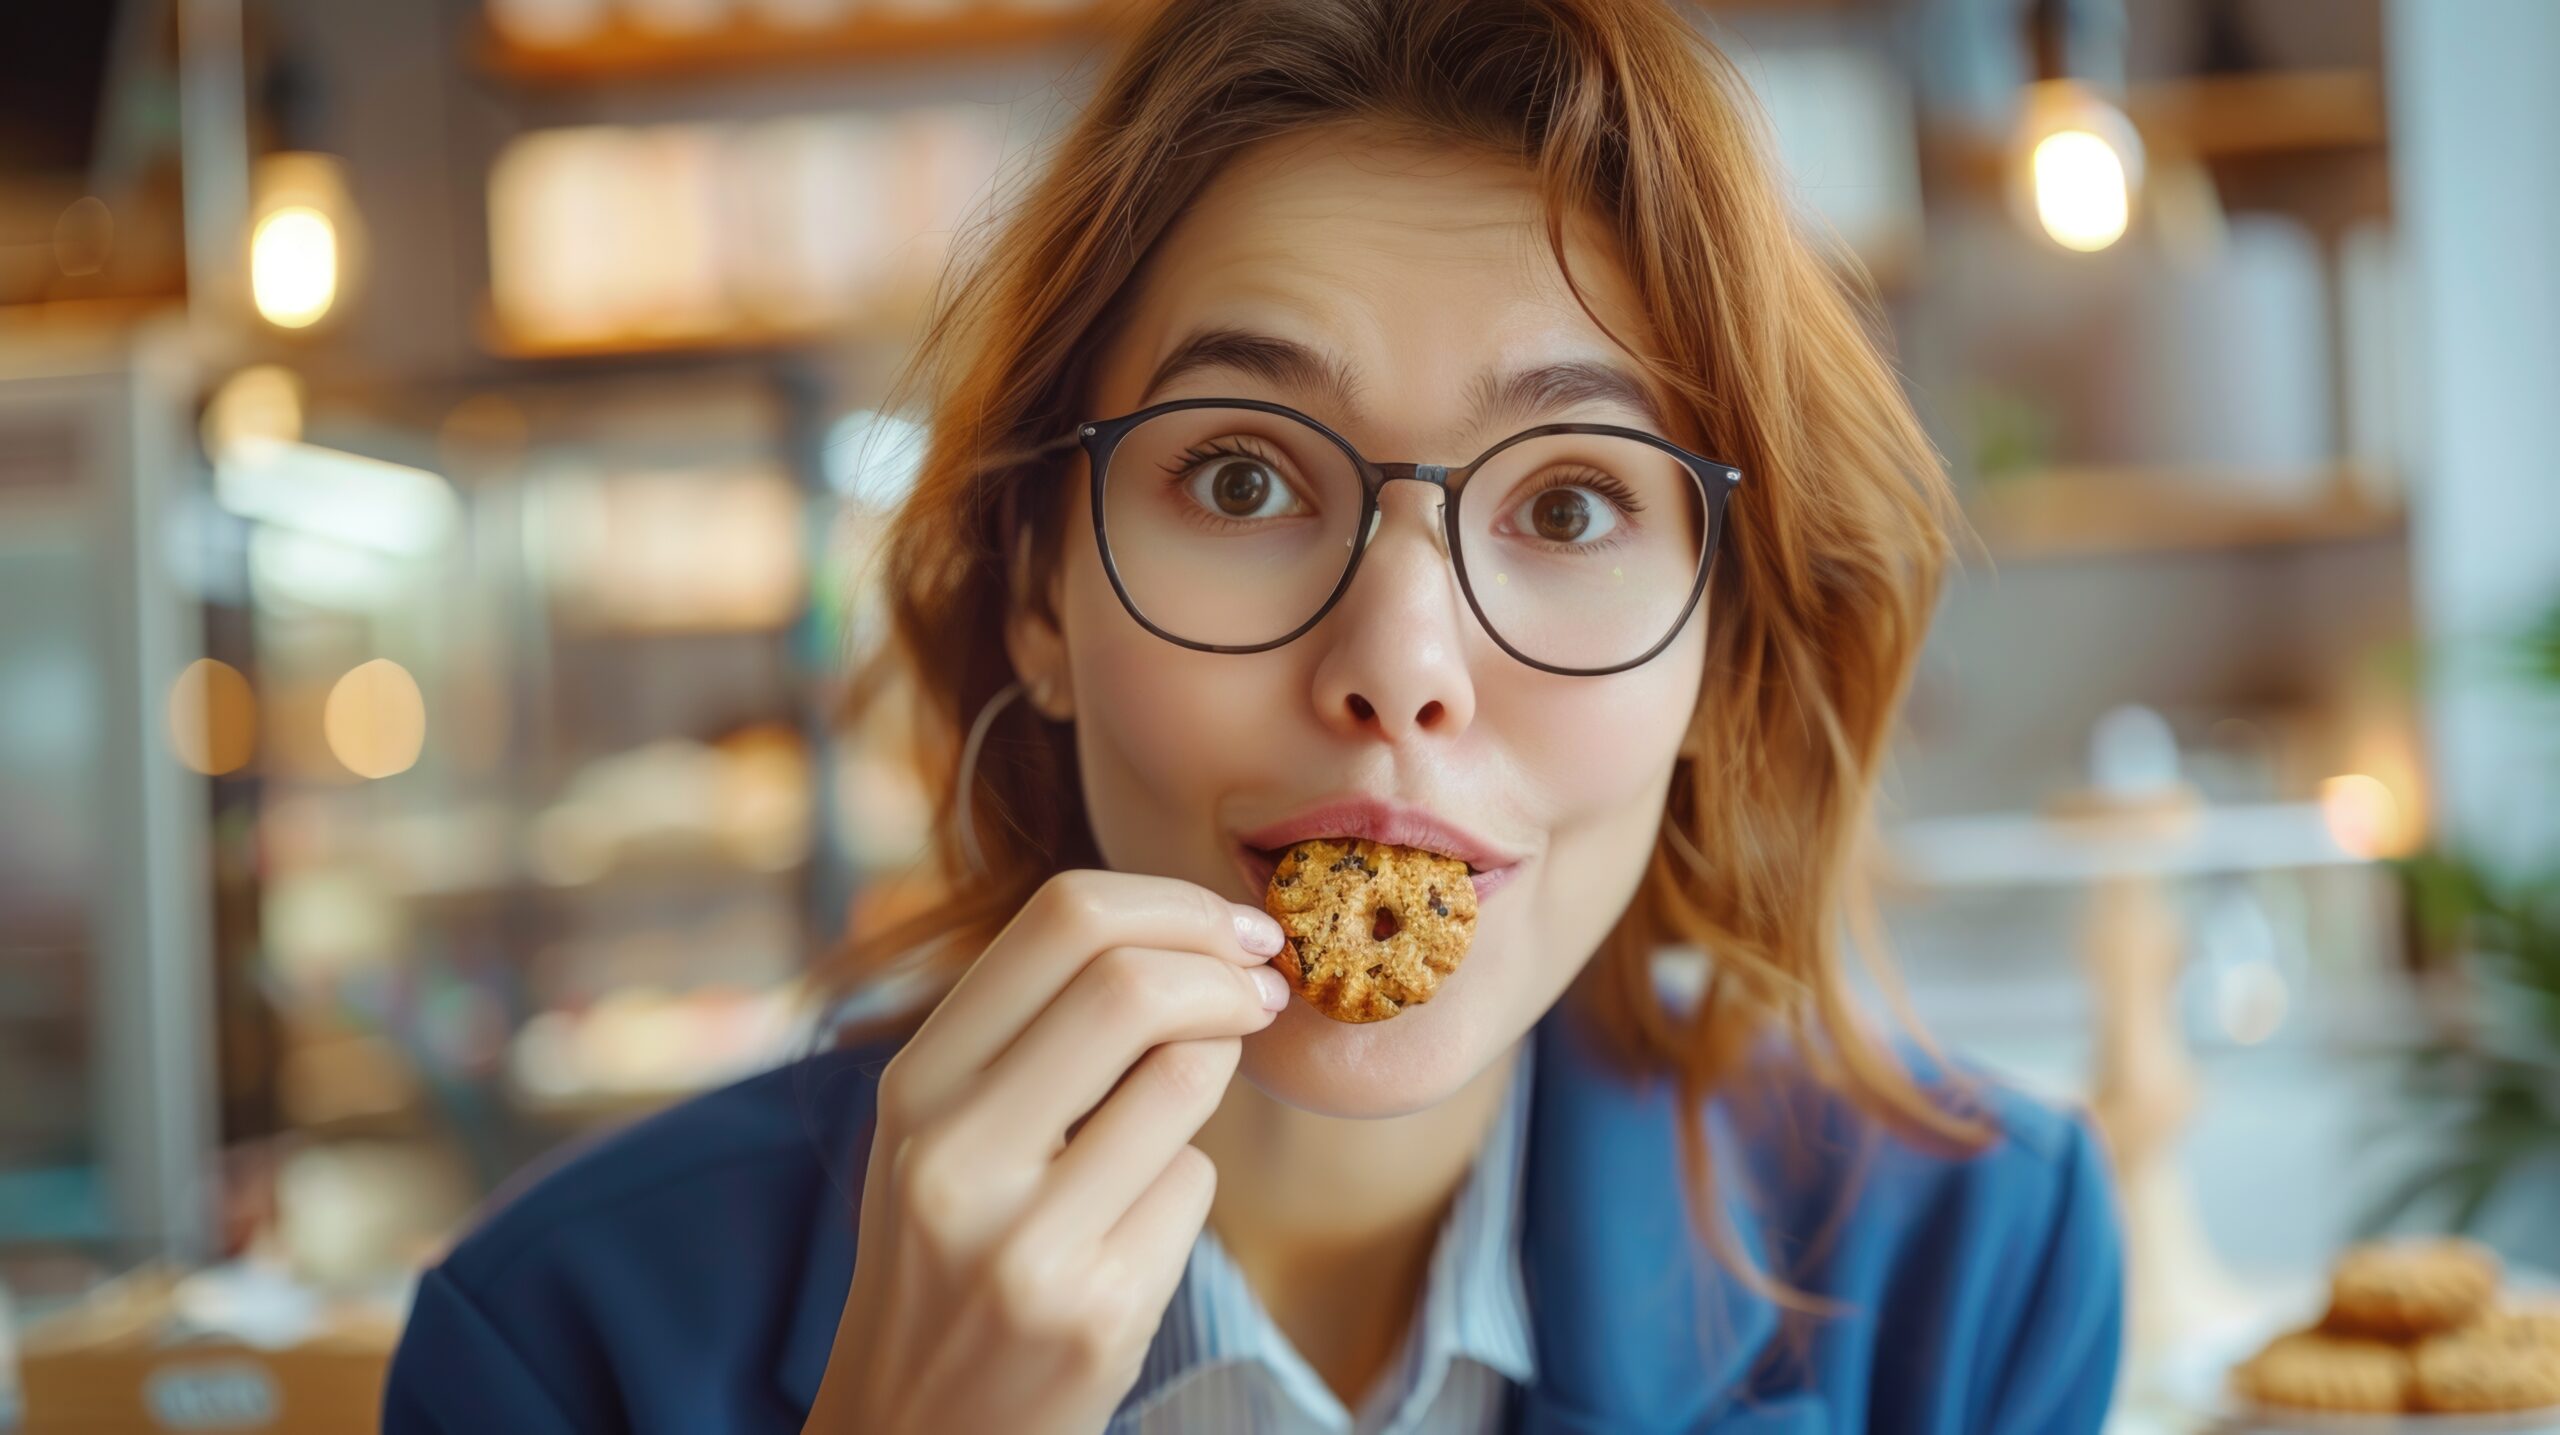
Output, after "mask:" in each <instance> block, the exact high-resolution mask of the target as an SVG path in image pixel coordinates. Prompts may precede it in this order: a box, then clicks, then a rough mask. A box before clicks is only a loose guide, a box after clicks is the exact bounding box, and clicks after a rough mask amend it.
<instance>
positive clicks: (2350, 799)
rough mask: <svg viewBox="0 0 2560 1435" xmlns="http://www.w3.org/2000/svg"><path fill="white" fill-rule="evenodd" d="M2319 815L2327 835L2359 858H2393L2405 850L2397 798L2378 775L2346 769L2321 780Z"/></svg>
mask: <svg viewBox="0 0 2560 1435" xmlns="http://www.w3.org/2000/svg"><path fill="white" fill-rule="evenodd" d="M2320 814H2321V817H2322V818H2323V819H2324V820H2325V821H2326V822H2327V823H2328V825H2329V835H2330V836H2332V837H2334V838H2336V839H2337V840H2338V845H2339V846H2340V847H2343V848H2345V849H2346V850H2347V851H2349V852H2351V853H2353V854H2355V855H2356V856H2358V857H2365V858H2379V857H2396V856H2398V855H2400V854H2401V853H2403V852H2405V851H2407V850H2408V845H2409V842H2408V839H2409V832H2408V824H2407V822H2406V820H2405V819H2404V818H2403V816H2402V814H2401V810H2400V799H2398V798H2396V797H2394V796H2392V795H2391V789H2390V788H2388V787H2386V786H2384V785H2383V784H2382V781H2381V780H2380V779H2379V778H2374V777H2369V776H2367V775H2365V774H2364V773H2361V772H2348V773H2341V774H2339V775H2338V776H2336V777H2333V778H2330V779H2329V780H2327V781H2326V782H2323V783H2321V784H2320Z"/></svg>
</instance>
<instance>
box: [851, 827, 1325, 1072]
mask: <svg viewBox="0 0 2560 1435" xmlns="http://www.w3.org/2000/svg"><path fill="white" fill-rule="evenodd" d="M1248 938H1250V945H1248ZM1280 945H1281V933H1280V924H1279V923H1278V922H1275V921H1273V920H1272V919H1271V916H1270V914H1269V913H1267V912H1264V911H1262V910H1260V909H1259V908H1254V907H1247V906H1245V905H1244V904H1242V903H1239V902H1230V901H1228V900H1227V899H1226V898H1224V897H1221V896H1219V895H1218V894H1217V893H1215V892H1212V891H1210V890H1209V889H1208V888H1206V887H1203V886H1200V885H1199V884H1197V883H1193V882H1185V881H1183V880H1181V879H1180V878H1176V877H1155V876H1148V875H1145V874H1142V873H1136V872H1106V871H1099V870H1092V869H1078V870H1075V871H1070V872H1061V873H1059V874H1058V875H1057V876H1055V877H1052V878H1050V879H1049V880H1048V881H1046V882H1044V883H1042V884H1041V885H1040V889H1039V890H1038V891H1037V892H1034V893H1033V894H1032V895H1031V900H1030V901H1028V902H1025V903H1023V904H1022V910H1021V911H1019V912H1016V913H1015V914H1014V917H1013V920H1012V921H1010V922H1008V923H1006V924H1005V927H1004V930H1003V931H1001V932H998V933H997V934H996V937H995V940H994V941H992V942H989V943H988V944H987V949H986V951H985V952H984V953H982V954H981V955H980V956H979V958H978V960H977V961H976V962H975V963H974V964H972V965H971V966H970V968H969V970H968V971H967V972H965V973H963V974H962V975H961V977H960V980H959V981H958V982H956V983H954V984H953V985H952V988H951V991H950V992H949V993H948V994H947V995H945V996H944V997H943V999H942V1003H941V1005H939V1006H937V1007H935V1008H934V1010H933V1012H932V1014H931V1015H930V1016H928V1017H926V1018H925V1020H924V1024H923V1025H921V1026H919V1027H918V1028H917V1029H916V1033H915V1035H914V1037H913V1038H911V1039H910V1040H909V1042H908V1043H907V1045H908V1048H909V1051H908V1052H907V1053H902V1054H901V1055H902V1057H903V1058H904V1060H905V1064H906V1067H907V1073H906V1074H907V1076H908V1077H909V1086H908V1089H909V1090H911V1091H918V1092H929V1093H944V1092H947V1091H949V1090H950V1088H951V1087H952V1085H953V1084H955V1083H957V1082H958V1081H960V1080H961V1079H963V1078H964V1077H966V1076H968V1075H970V1074H972V1073H975V1072H978V1071H981V1070H984V1069H985V1068H986V1067H987V1065H988V1064H989V1063H991V1062H993V1061H994V1060H995V1059H996V1058H997V1057H999V1056H1001V1055H1003V1054H1004V1051H1005V1049H1006V1048H1007V1047H1008V1046H1010V1045H1012V1043H1013V1039H1014V1038H1015V1037H1016V1036H1018V1035H1020V1034H1021V1032H1022V1030H1023V1029H1024V1028H1025V1027H1027V1026H1029V1025H1030V1024H1031V1019H1032V1018H1033V1017H1036V1016H1038V1015H1039V1014H1040V1013H1041V1011H1042V1010H1044V1009H1045V1008H1046V1007H1047V1006H1048V1005H1049V1003H1050V1002H1051V1001H1052V1000H1054V999H1055V998H1056V997H1057V995H1058V993H1059V992H1061V991H1063V990H1065V989H1066V986H1067V983H1068V982H1070V981H1072V980H1074V978H1075V975H1076V973H1077V972H1079V971H1082V970H1083V969H1084V965H1085V963H1087V962H1089V961H1091V960H1093V958H1094V955H1095V954H1096V953H1098V952H1100V951H1102V950H1103V949H1104V948H1106V947H1156V948H1161V949H1164V950H1169V951H1186V952H1198V953H1200V954H1202V955H1203V956H1212V957H1221V958H1224V959H1225V960H1228V961H1231V962H1234V963H1236V964H1237V965H1239V966H1260V965H1261V964H1262V963H1264V962H1267V961H1269V960H1270V959H1271V958H1272V957H1274V956H1277V955H1278V954H1279V951H1280ZM931 1104H934V1105H939V1104H940V1103H939V1101H938V1100H937V1101H933V1102H932V1103H931Z"/></svg>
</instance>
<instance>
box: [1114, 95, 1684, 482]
mask: <svg viewBox="0 0 2560 1435" xmlns="http://www.w3.org/2000/svg"><path fill="white" fill-rule="evenodd" d="M1545 223H1546V221H1545V211H1544V208H1543V206H1542V204H1541V201H1540V197H1539V194H1538V190H1537V184H1536V180H1535V177H1534V176H1533V175H1532V174H1531V173H1530V172H1529V171H1528V170H1527V169H1526V168H1525V167H1523V166H1520V165H1518V164H1516V163H1512V162H1510V161H1507V160H1504V159H1502V158H1500V157H1498V156H1493V155H1490V154H1484V153H1480V152H1477V151H1472V150H1468V149H1463V148H1460V147H1457V146H1453V145H1437V144H1432V143H1429V142H1424V141H1417V140H1411V139H1403V138H1391V137H1388V136H1386V135H1384V134H1382V133H1380V132H1377V131H1374V130H1364V129H1360V128H1354V127H1347V126H1346V127H1333V128H1328V129H1325V130H1318V131H1313V132H1310V133H1306V134H1300V135H1293V136H1288V137H1284V138H1282V139H1278V140H1271V141H1265V142H1263V143H1261V144H1258V145H1255V146H1251V147H1248V148H1246V149H1244V150H1242V151H1240V152H1239V153H1238V154H1237V155H1236V157H1235V158H1233V159H1232V160H1230V161H1229V162H1228V163H1226V164H1225V165H1224V166H1222V167H1221V169H1220V170H1219V172H1218V173H1217V174H1216V175H1215V176H1214V177H1213V178H1212V179H1211V180H1210V181H1209V182H1208V183H1207V184H1206V185H1205V186H1204V187H1203V188H1202V190H1201V192H1200V193H1199V195H1198V196H1196V197H1195V198H1194V200H1193V201H1192V203H1191V204H1190V205H1189V206H1188V207H1187V208H1186V210H1185V211H1184V213H1183V214H1182V216H1181V217H1180V218H1179V219H1177V220H1176V222H1175V223H1174V224H1173V226H1172V227H1171V228H1169V229H1168V230H1167V232H1166V233H1165V235H1164V236H1163V237H1162V239H1161V240H1160V241H1159V242H1158V244H1157V245H1156V247H1155V248H1154V249H1153V250H1152V251H1151V252H1150V253H1149V255H1148V258H1147V260H1146V263H1145V264H1144V265H1143V266H1142V268H1141V270H1140V272H1139V274H1138V276H1137V279H1136V285H1137V288H1136V291H1135V294H1134V295H1133V301H1132V304H1131V307H1130V310H1129V314H1128V319H1127V322H1126V323H1125V325H1124V326H1123V327H1122V329H1121V330H1120V332H1119V334H1118V336H1117V337H1116V339H1115V341H1114V343H1113V344H1112V346H1111V348H1110V350H1109V351H1108V352H1107V353H1106V354H1105V355H1104V356H1102V364H1101V368H1100V371H1099V374H1098V378H1099V382H1100V385H1101V388H1102V390H1103V392H1102V393H1101V394H1099V395H1097V396H1096V397H1097V400H1098V402H1099V403H1100V404H1101V405H1103V407H1104V410H1105V411H1114V412H1116V411H1122V410H1123V409H1125V408H1126V407H1130V406H1134V405H1135V404H1136V403H1137V402H1138V401H1139V400H1140V399H1141V398H1142V397H1143V398H1145V399H1147V400H1148V401H1152V400H1154V399H1158V398H1168V397H1176V396H1179V395H1180V394H1181V393H1220V392H1234V393H1242V392H1246V391H1247V389H1248V388H1249V387H1252V386H1250V385H1248V384H1247V383H1245V382H1244V381H1242V380H1239V379H1238V378H1236V377H1235V376H1233V375H1220V374H1202V375H1198V376H1196V377H1194V378H1188V379H1184V380H1182V381H1179V382H1178V383H1177V384H1176V385H1173V386H1170V387H1168V388H1167V389H1166V391H1164V392H1159V393H1153V394H1149V393H1147V392H1146V390H1147V388H1148V383H1149V378H1150V376H1151V375H1152V374H1154V373H1155V372H1156V370H1157V368H1158V366H1159V365H1160V364H1162V363H1163V361H1164V360H1165V359H1166V358H1167V357H1168V355H1169V354H1170V353H1171V352H1172V351H1173V350H1175V349H1176V348H1177V347H1178V346H1180V345H1181V344H1182V343H1183V342H1184V341H1185V339H1186V338H1187V337H1189V336H1192V335H1195V334H1196V333H1198V332H1199V331H1200V330H1202V329H1204V328H1232V329H1238V330H1244V331H1248V332H1252V333H1257V334H1272V335H1277V336H1279V337H1282V338H1286V339H1290V340H1294V341H1297V342H1299V343H1301V344H1305V345H1307V346H1309V347H1312V348H1316V349H1320V350H1322V351H1325V352H1326V353H1328V354H1330V355H1332V356H1335V357H1338V358H1339V359H1340V361H1341V362H1342V364H1343V365H1344V366H1345V367H1347V368H1348V369H1350V370H1352V371H1353V372H1354V374H1355V376H1356V378H1357V380H1358V389H1359V394H1360V398H1361V402H1360V406H1359V407H1360V412H1359V414H1357V415H1347V414H1341V413H1339V412H1337V413H1335V414H1330V415H1327V417H1340V418H1343V419H1345V420H1346V422H1352V423H1359V422H1363V421H1366V422H1368V423H1369V424H1370V426H1371V427H1372V429H1373V431H1374V430H1378V429H1382V428H1383V429H1391V430H1392V431H1393V432H1394V434H1395V435H1396V436H1397V437H1398V438H1411V439H1414V440H1421V439H1425V438H1428V439H1450V440H1455V439H1458V438H1461V437H1464V435H1461V434H1459V433H1457V432H1456V429H1457V428H1458V427H1460V426H1462V425H1460V423H1459V419H1460V417H1461V414H1462V411H1464V410H1465V409H1467V407H1468V402H1467V401H1468V398H1469V396H1470V394H1471V393H1472V392H1474V390H1473V389H1471V387H1470V386H1471V385H1478V386H1480V384H1481V381H1482V377H1483V376H1484V375H1485V374H1486V373H1488V372H1492V371H1505V370H1517V369H1521V368H1526V367H1530V366H1533V365H1537V364H1551V363H1556V362H1571V361H1580V360H1588V361H1593V362H1600V363H1608V364H1611V365H1614V366H1616V367H1619V368H1623V369H1629V370H1639V369H1640V366H1639V365H1637V364H1636V363H1635V362H1634V360H1633V359H1632V358H1631V357H1630V355H1629V352H1628V350H1626V349H1623V348H1621V347H1620V346H1619V345H1618V344H1616V343H1614V342H1612V341H1611V339H1610V337H1609V335H1608V334H1607V333H1606V332H1604V331H1603V330H1602V328H1601V327H1600V325H1599V324H1596V323H1594V322H1593V320H1592V318H1591V316H1590V315H1587V314H1585V313H1584V312H1583V310H1582V308H1581V306H1580V305H1579V304H1578V303H1576V301H1575V299H1574V297H1573V295H1572V293H1571V291H1570V290H1568V289H1567V288H1566V286H1565V282H1564V277H1563V274H1562V272H1561V271H1560V270H1559V269H1558V268H1557V265H1556V260H1555V256H1554V254H1553V253H1552V251H1551V250H1550V249H1549V248H1548V241H1547V237H1546V229H1545ZM1566 255H1567V257H1568V259H1569V260H1570V262H1571V263H1572V265H1573V272H1574V277H1575V278H1576V279H1577V280H1578V281H1579V282H1580V283H1581V285H1582V287H1583V290H1584V292H1585V295H1586V296H1587V298H1588V299H1589V300H1590V302H1591V305H1592V307H1593V309H1595V310H1596V311H1597V312H1598V314H1599V315H1600V317H1601V318H1602V319H1605V320H1606V321H1607V323H1608V324H1609V326H1610V327H1611V328H1612V329H1615V330H1616V331H1617V332H1618V333H1619V334H1620V335H1622V336H1625V337H1626V338H1627V339H1628V340H1629V342H1630V343H1631V344H1633V345H1635V346H1636V352H1637V353H1644V352H1646V351H1647V350H1649V349H1650V346H1651V344H1652V337H1651V328H1650V325H1649V324H1648V323H1647V321H1646V316H1645V314H1644V313H1643V311H1642V307H1641V305H1640V303H1639V302H1638V301H1637V299H1636V297H1635V294H1634V289H1633V286H1632V284H1631V283H1630V282H1629V281H1628V279H1627V277H1626V273H1625V270H1624V268H1623V267H1622V266H1621V265H1620V264H1619V262H1618V260H1617V259H1616V257H1615V254H1614V252H1613V249H1612V247H1611V245H1610V244H1609V242H1608V237H1607V234H1606V232H1605V230H1604V229H1603V228H1602V227H1601V225H1600V224H1599V222H1598V221H1597V220H1596V219H1594V218H1593V217H1591V216H1587V215H1578V214H1577V215H1571V216H1568V224H1567V228H1566ZM1647 384H1648V387H1651V381H1650V380H1649V379H1648V380H1647ZM1177 391H1178V392H1177ZM1656 401H1657V404H1658V405H1660V406H1662V407H1664V408H1666V409H1667V408H1668V405H1667V403H1663V402H1662V400H1661V397H1660V395H1659V394H1658V393H1657V395H1656Z"/></svg>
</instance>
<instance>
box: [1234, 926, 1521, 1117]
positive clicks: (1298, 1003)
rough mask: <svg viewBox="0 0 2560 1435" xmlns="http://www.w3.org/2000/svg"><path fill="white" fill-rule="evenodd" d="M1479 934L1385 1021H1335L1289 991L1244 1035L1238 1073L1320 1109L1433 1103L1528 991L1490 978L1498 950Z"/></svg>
mask: <svg viewBox="0 0 2560 1435" xmlns="http://www.w3.org/2000/svg"><path fill="white" fill-rule="evenodd" d="M1482 935H1483V934H1482V933H1481V932H1479V934H1478V937H1479V939H1478V941H1477V942H1476V945H1475V949H1474V950H1472V951H1470V952H1469V953H1468V954H1467V960H1466V962H1465V963H1463V964H1461V965H1460V966H1459V968H1458V970H1457V971H1456V972H1454V973H1452V974H1450V976H1449V977H1447V978H1446V979H1445V980H1444V981H1443V983H1442V985H1441V988H1440V990H1438V991H1437V992H1434V993H1433V994H1432V997H1431V1000H1429V1001H1427V1002H1424V1003H1422V1004H1420V1005H1419V1006H1408V1007H1406V1008H1405V1009H1404V1010H1403V1011H1402V1012H1399V1013H1398V1014H1396V1015H1395V1016H1392V1017H1389V1018H1387V1019H1386V1020H1385V1021H1366V1022H1343V1021H1335V1020H1334V1019H1333V1018H1331V1017H1329V1016H1326V1015H1325V1014H1324V1013H1322V1012H1320V1011H1317V1010H1316V1009H1315V1008H1314V1007H1312V1006H1310V1005H1308V1004H1307V1003H1306V1002H1305V1001H1304V1000H1303V999H1300V998H1296V997H1292V998H1291V999H1290V1002H1289V1005H1288V1008H1287V1009H1286V1010H1284V1011H1282V1012H1281V1013H1280V1016H1279V1019H1278V1020H1276V1021H1274V1022H1272V1023H1271V1025H1269V1026H1267V1027H1264V1028H1263V1029H1262V1030H1260V1031H1258V1032H1255V1033H1254V1034H1253V1035H1251V1036H1248V1037H1246V1038H1245V1039H1244V1053H1243V1056H1242V1058H1241V1060H1240V1061H1239V1062H1238V1066H1237V1069H1238V1071H1239V1073H1240V1074H1241V1075H1242V1076H1243V1077H1244V1079H1245V1080H1247V1081H1250V1082H1252V1083H1253V1084H1254V1086H1255V1088H1256V1089H1258V1090H1260V1091H1261V1092H1262V1093H1263V1094H1264V1095H1266V1096H1269V1097H1270V1098H1272V1099H1273V1100H1275V1101H1282V1102H1286V1103H1288V1104H1289V1105H1291V1106H1294V1107H1297V1108H1298V1109H1299V1110H1302V1111H1308V1112H1312V1113H1314V1114H1316V1115H1319V1116H1333V1117H1340V1118H1343V1119H1345V1120H1364V1121H1365V1120H1378V1119H1381V1118H1384V1117H1390V1116H1404V1115H1408V1114H1410V1113H1412V1112H1416V1111H1422V1110H1426V1109H1428V1108H1430V1107H1433V1106H1437V1105H1439V1104H1440V1103H1441V1102H1443V1101H1446V1100H1447V1099H1449V1097H1450V1096H1452V1095H1454V1094H1455V1093H1456V1092H1457V1091H1458V1090H1459V1089H1460V1088H1461V1087H1464V1086H1465V1085H1466V1084H1467V1083H1468V1082H1469V1081H1470V1080H1473V1079H1474V1078H1475V1076H1476V1075H1477V1074H1478V1073H1479V1072H1481V1071H1483V1070H1484V1068H1485V1065H1486V1064H1487V1063H1488V1062H1490V1061H1492V1060H1493V1059H1494V1057H1495V1056H1496V1055H1497V1054H1498V1053H1500V1052H1501V1051H1502V1050H1503V1049H1504V1048H1505V1047H1506V1046H1508V1045H1509V1044H1510V1042H1511V1041H1512V1040H1513V1039H1514V1038H1515V1037H1516V1036H1518V1034H1519V1033H1518V1032H1517V1031H1515V1030H1514V1029H1513V1027H1514V1025H1515V1024H1514V1023H1513V1022H1511V1021H1509V1020H1507V1019H1506V1016H1507V1013H1506V1011H1505V1010H1504V1004H1505V1000H1506V998H1516V997H1519V996H1521V995H1524V994H1523V993H1519V992H1513V991H1509V990H1507V989H1506V988H1505V987H1504V986H1503V985H1502V984H1501V983H1500V982H1499V981H1498V980H1496V978H1497V977H1498V976H1500V975H1501V973H1500V972H1499V971H1498V967H1499V963H1500V954H1498V953H1496V952H1494V951H1490V950H1487V947H1488V945H1489V944H1488V943H1486V942H1484V941H1483V940H1482ZM1478 963H1483V964H1484V965H1483V966H1482V967H1478V966H1477V965H1476V964H1478ZM1470 977H1473V978H1474V979H1475V980H1474V982H1473V983H1472V984H1471V983H1470V982H1469V980H1468V979H1469V978H1470ZM1532 1019H1534V1018H1532ZM1517 1025H1519V1026H1522V1027H1525V1026H1526V1025H1527V1023H1526V1022H1521V1023H1517Z"/></svg>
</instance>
